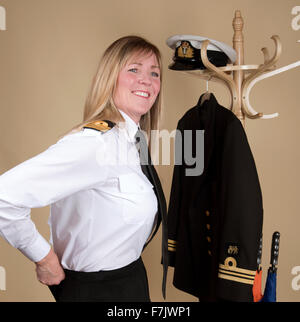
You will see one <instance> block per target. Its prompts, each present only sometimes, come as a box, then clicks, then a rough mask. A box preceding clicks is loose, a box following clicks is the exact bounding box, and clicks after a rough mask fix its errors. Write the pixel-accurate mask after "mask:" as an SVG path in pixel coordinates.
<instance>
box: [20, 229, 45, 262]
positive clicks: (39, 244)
mask: <svg viewBox="0 0 300 322" xmlns="http://www.w3.org/2000/svg"><path fill="white" fill-rule="evenodd" d="M50 249H51V246H50V245H49V243H48V242H47V241H46V239H45V238H44V237H43V236H42V235H40V234H38V235H37V238H36V240H35V241H34V242H33V243H32V244H31V245H30V246H27V247H26V248H23V249H19V250H20V252H21V253H22V254H24V255H25V256H26V257H27V258H29V259H30V260H31V261H33V262H39V261H40V260H41V259H43V258H44V257H45V256H47V255H48V253H49V252H50Z"/></svg>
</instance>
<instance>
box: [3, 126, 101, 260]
mask: <svg viewBox="0 0 300 322" xmlns="http://www.w3.org/2000/svg"><path fill="white" fill-rule="evenodd" d="M85 131H86V132H85V133H89V132H88V131H92V130H85ZM100 138H101V137H100V136H99V137H97V136H95V135H93V136H85V134H83V133H75V134H72V135H70V136H67V137H65V138H63V139H61V140H59V141H58V142H57V143H56V144H53V145H52V146H50V147H49V148H48V149H47V150H45V151H44V152H42V153H40V154H38V155H36V156H35V157H33V158H31V159H29V160H26V161H25V162H23V163H21V164H19V165H17V166H16V167H14V168H12V169H10V170H9V171H7V172H5V173H4V174H3V175H1V176H0V236H1V237H3V238H4V239H5V240H6V241H7V242H8V243H9V244H11V245H12V246H13V247H15V248H17V249H19V250H20V251H21V252H22V253H23V254H24V255H25V256H26V257H28V258H29V259H30V260H32V261H34V262H37V261H39V260H41V259H42V258H43V257H45V256H46V255H47V254H48V252H49V250H50V245H49V244H48V242H47V241H46V240H45V239H44V238H43V237H42V236H41V235H40V234H39V232H38V231H37V229H36V227H35V225H34V223H33V222H32V220H31V218H30V209H31V208H39V207H44V206H47V205H50V204H52V203H54V202H56V201H58V200H60V199H63V198H65V197H67V196H69V195H71V194H73V193H75V192H77V191H80V190H82V189H85V188H87V187H89V186H91V185H93V184H95V183H96V182H99V183H100V182H101V181H102V182H103V181H104V180H105V176H106V172H105V167H101V168H100V166H99V162H98V161H99V160H98V159H97V155H98V154H100V155H101V153H103V144H101V142H99V139H100ZM97 146H99V147H101V151H97Z"/></svg>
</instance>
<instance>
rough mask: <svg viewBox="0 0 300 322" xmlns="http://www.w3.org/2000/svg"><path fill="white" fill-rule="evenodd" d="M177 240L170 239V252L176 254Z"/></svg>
mask: <svg viewBox="0 0 300 322" xmlns="http://www.w3.org/2000/svg"><path fill="white" fill-rule="evenodd" d="M176 244H177V241H176V240H172V239H168V251H170V252H176Z"/></svg>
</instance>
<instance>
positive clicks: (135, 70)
mask: <svg viewBox="0 0 300 322" xmlns="http://www.w3.org/2000/svg"><path fill="white" fill-rule="evenodd" d="M128 71H129V72H133V73H137V68H130V69H129V70H128Z"/></svg>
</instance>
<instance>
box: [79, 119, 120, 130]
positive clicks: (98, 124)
mask: <svg viewBox="0 0 300 322" xmlns="http://www.w3.org/2000/svg"><path fill="white" fill-rule="evenodd" d="M115 125H116V123H114V122H112V121H108V120H101V121H100V120H99V121H94V122H91V123H88V124H86V125H85V126H84V127H83V128H84V129H93V130H97V131H100V132H107V131H108V130H110V129H112V128H113V127H114V126H115Z"/></svg>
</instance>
